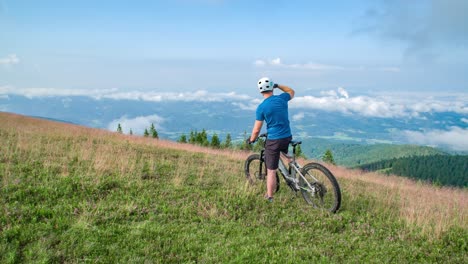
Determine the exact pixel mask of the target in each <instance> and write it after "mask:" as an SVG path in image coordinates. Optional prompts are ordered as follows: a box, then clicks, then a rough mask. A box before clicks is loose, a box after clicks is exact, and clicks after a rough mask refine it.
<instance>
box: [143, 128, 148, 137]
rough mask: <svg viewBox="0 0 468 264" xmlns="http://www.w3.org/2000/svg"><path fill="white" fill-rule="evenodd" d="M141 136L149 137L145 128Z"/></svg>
mask: <svg viewBox="0 0 468 264" xmlns="http://www.w3.org/2000/svg"><path fill="white" fill-rule="evenodd" d="M143 136H144V137H149V132H148V129H147V128H145V133H143Z"/></svg>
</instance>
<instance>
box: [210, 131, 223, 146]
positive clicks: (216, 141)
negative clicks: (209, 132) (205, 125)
mask: <svg viewBox="0 0 468 264" xmlns="http://www.w3.org/2000/svg"><path fill="white" fill-rule="evenodd" d="M211 147H213V148H220V147H221V143H220V142H219V137H218V135H217V134H216V133H214V135H213V136H212V137H211Z"/></svg>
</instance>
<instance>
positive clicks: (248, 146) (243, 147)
mask: <svg viewBox="0 0 468 264" xmlns="http://www.w3.org/2000/svg"><path fill="white" fill-rule="evenodd" d="M249 137H250V136H247V132H246V131H244V140H243V141H242V143H241V145H240V149H241V150H252V145H251V144H247V139H248V138H249Z"/></svg>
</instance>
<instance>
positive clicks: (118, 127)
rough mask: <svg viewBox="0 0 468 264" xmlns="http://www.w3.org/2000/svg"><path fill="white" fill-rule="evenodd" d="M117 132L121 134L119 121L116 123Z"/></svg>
mask: <svg viewBox="0 0 468 264" xmlns="http://www.w3.org/2000/svg"><path fill="white" fill-rule="evenodd" d="M117 133H120V134H122V126H121V125H120V123H119V124H118V125H117Z"/></svg>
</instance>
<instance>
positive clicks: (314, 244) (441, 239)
mask: <svg viewBox="0 0 468 264" xmlns="http://www.w3.org/2000/svg"><path fill="white" fill-rule="evenodd" d="M0 146H1V151H0V177H1V178H0V182H1V197H2V199H1V200H0V203H1V208H2V214H0V262H2V263H22V262H73V263H76V262H105V263H108V262H145V261H147V262H156V263H161V262H164V263H181V262H202V263H229V262H236V263H265V262H269V263H285V262H298V263H314V262H327V263H328V262H335V263H336V262H346V263H362V262H366V263H368V262H374V263H376V262H391V263H408V262H422V263H427V262H441V263H466V262H467V261H468V257H467V251H468V248H467V241H468V230H467V226H468V218H467V216H468V202H467V201H468V199H467V198H468V193H467V191H466V189H457V188H446V187H443V188H439V187H433V186H430V185H426V184H422V183H417V182H414V181H411V180H409V179H405V178H402V177H396V176H382V175H379V174H376V173H364V172H362V171H359V170H349V169H345V168H342V167H335V166H329V165H327V166H328V167H329V168H330V169H331V170H332V172H333V173H334V174H335V175H336V176H337V178H338V181H339V183H340V185H341V188H342V190H343V205H342V208H341V209H340V211H339V212H338V213H337V214H333V215H330V214H327V213H323V212H318V211H314V210H312V209H311V208H310V207H309V206H308V205H307V204H306V203H304V202H303V201H302V198H301V197H300V196H297V198H294V197H295V196H294V194H292V193H291V192H290V191H289V190H287V189H286V188H284V186H283V188H282V189H281V190H280V192H279V193H278V194H277V196H276V197H275V201H274V203H272V204H270V203H266V202H265V201H264V200H263V199H262V198H261V197H262V194H263V192H264V190H263V189H256V188H253V187H251V186H249V185H248V184H247V183H246V181H245V178H244V175H243V171H242V167H243V161H244V159H245V158H246V157H247V155H248V154H249V153H246V152H241V151H223V150H213V149H207V148H203V147H199V146H193V145H187V144H179V143H174V142H170V141H164V140H155V139H151V138H143V137H138V136H128V135H122V134H118V133H112V132H108V131H104V130H99V129H92V128H86V127H82V126H78V125H73V124H64V123H58V122H53V121H48V120H41V119H34V118H30V117H24V116H20V115H14V114H8V113H2V112H0Z"/></svg>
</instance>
